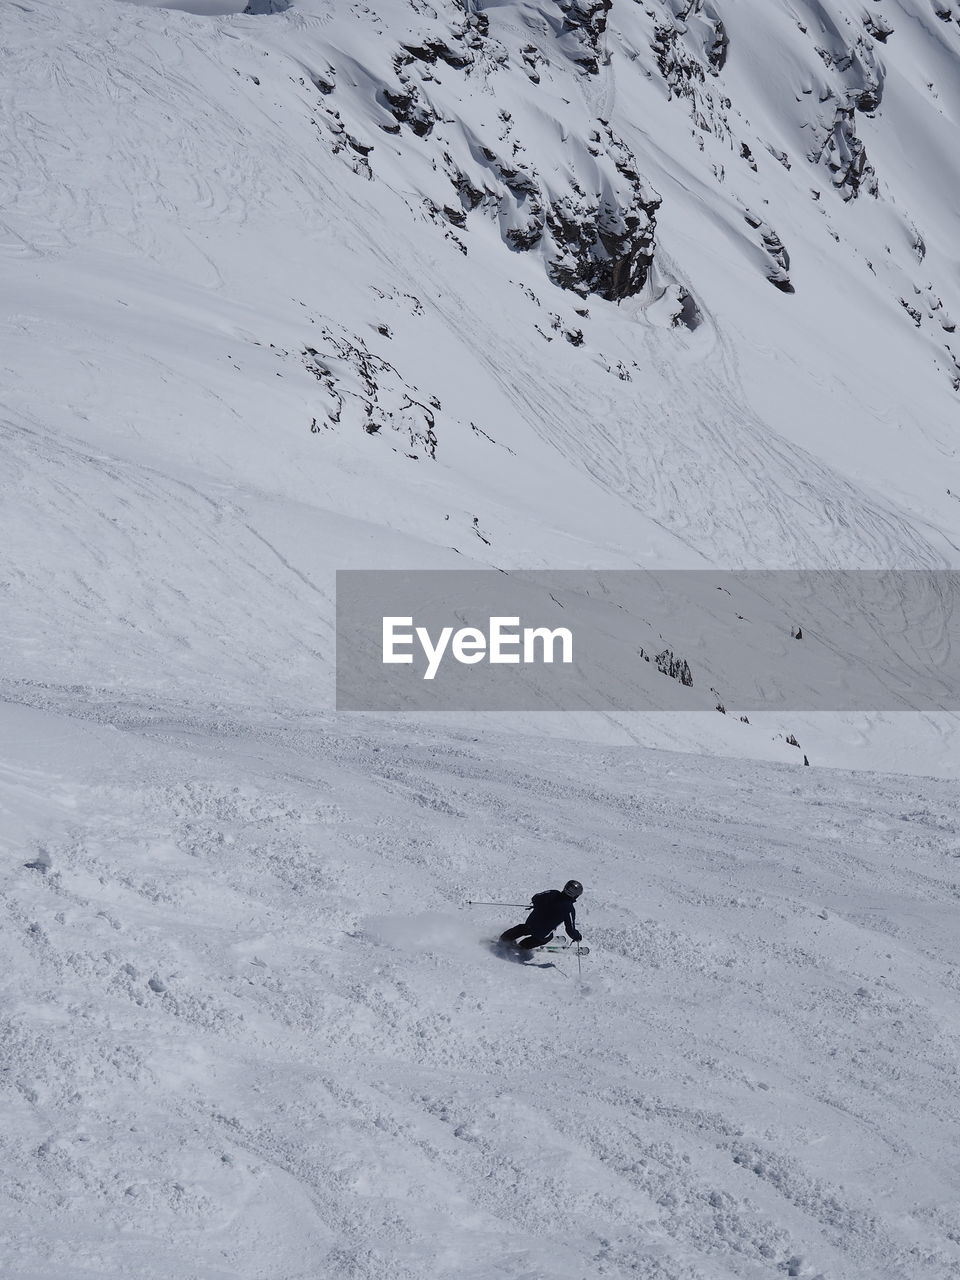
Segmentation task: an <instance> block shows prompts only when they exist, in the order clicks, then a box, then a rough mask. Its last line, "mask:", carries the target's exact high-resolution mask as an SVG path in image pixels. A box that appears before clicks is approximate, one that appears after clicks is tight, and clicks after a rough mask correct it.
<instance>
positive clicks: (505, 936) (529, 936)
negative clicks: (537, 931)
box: [500, 924, 553, 951]
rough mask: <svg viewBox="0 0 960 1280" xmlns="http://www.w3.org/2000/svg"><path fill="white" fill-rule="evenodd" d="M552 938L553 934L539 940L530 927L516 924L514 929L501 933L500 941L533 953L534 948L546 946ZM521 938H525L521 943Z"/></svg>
mask: <svg viewBox="0 0 960 1280" xmlns="http://www.w3.org/2000/svg"><path fill="white" fill-rule="evenodd" d="M525 935H526V936H525ZM552 937H553V934H552V933H548V934H547V936H546V937H545V938H538V937H536V936H535V935H534V933H533V932H532V930H531V929H530V927H529V925H525V924H515V925H514V926H513V928H512V929H507V930H505V931H504V932H503V933H501V935H500V941H501V942H515V943H516V944H517V946H518V947H520V949H521V950H522V951H532V950H533V949H534V947H542V946H544V945H545V944H546V943H547V942H549V941H550V939H551V938H552ZM521 938H523V941H522V942H521V941H520V939H521Z"/></svg>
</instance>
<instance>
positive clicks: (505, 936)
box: [500, 924, 530, 942]
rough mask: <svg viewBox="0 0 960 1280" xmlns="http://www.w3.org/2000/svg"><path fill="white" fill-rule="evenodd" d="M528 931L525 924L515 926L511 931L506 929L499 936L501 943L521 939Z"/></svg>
mask: <svg viewBox="0 0 960 1280" xmlns="http://www.w3.org/2000/svg"><path fill="white" fill-rule="evenodd" d="M529 932H530V930H529V929H528V928H527V926H526V925H525V924H515V925H514V926H513V928H512V929H507V930H505V931H504V932H503V933H501V935H500V941H501V942H516V940H517V939H518V938H522V937H523V935H524V934H525V933H529Z"/></svg>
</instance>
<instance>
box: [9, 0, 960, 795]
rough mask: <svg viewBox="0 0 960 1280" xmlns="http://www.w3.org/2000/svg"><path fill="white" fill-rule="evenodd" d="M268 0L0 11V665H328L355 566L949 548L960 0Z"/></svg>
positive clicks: (944, 721) (103, 695)
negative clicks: (279, 1)
mask: <svg viewBox="0 0 960 1280" xmlns="http://www.w3.org/2000/svg"><path fill="white" fill-rule="evenodd" d="M250 7H251V8H252V9H253V10H255V12H252V13H249V14H246V13H241V12H238V11H239V10H240V9H241V8H242V6H241V5H240V3H239V0H238V2H237V3H233V4H231V3H228V0H224V2H223V3H219V2H213V0H211V3H206V2H205V0H197V2H196V3H193V2H192V0H190V3H185V4H182V5H177V6H176V7H173V8H163V7H158V6H156V5H153V4H138V5H131V4H127V3H120V2H118V0H91V3H88V4H85V5H84V6H82V8H80V7H77V6H73V5H64V4H61V3H58V0H38V2H37V3H31V4H29V5H12V6H7V8H6V9H5V11H4V18H3V22H4V41H3V57H4V63H5V73H6V74H5V84H6V85H7V86H8V88H7V90H6V91H5V93H4V96H3V112H4V119H5V130H4V133H5V137H7V138H8V139H9V141H10V146H9V147H8V152H7V155H6V157H5V162H4V170H3V172H4V199H3V212H2V223H0V232H2V237H0V253H2V255H3V258H2V262H3V275H4V301H5V307H4V315H3V318H2V321H0V322H2V324H3V342H2V346H0V350H2V352H3V358H2V368H3V388H2V393H0V394H2V414H0V421H2V424H3V432H4V449H5V461H6V466H5V469H4V472H3V478H2V483H3V485H4V490H3V496H4V517H3V519H4V534H5V538H4V562H3V574H2V579H0V581H2V590H3V600H4V624H5V626H4V630H5V632H6V633H7V637H8V638H7V643H6V645H5V652H6V654H7V655H8V661H7V663H6V664H5V669H4V673H3V678H4V682H5V683H4V688H5V689H6V690H7V692H8V694H9V695H10V696H14V697H16V698H18V699H24V698H26V699H27V700H30V701H34V702H40V703H43V704H45V705H56V706H61V707H63V706H67V707H69V706H73V705H77V704H78V703H79V705H81V706H88V705H90V704H96V705H100V706H103V705H109V706H113V705H114V704H115V703H116V702H119V703H121V704H122V703H123V701H124V700H126V699H128V698H135V699H139V700H141V701H143V700H148V699H150V698H157V697H162V698H170V699H173V700H175V701H176V702H177V704H178V705H180V706H183V705H190V704H194V703H196V701H197V700H201V701H203V702H205V703H208V704H212V705H221V706H232V707H234V708H235V709H236V708H238V707H240V706H243V705H246V704H247V703H248V702H249V701H250V700H251V699H253V700H254V701H256V702H257V703H259V704H260V705H264V706H268V707H278V706H283V707H286V708H288V709H293V710H295V709H296V708H297V707H298V706H299V705H301V704H302V700H303V696H304V691H305V690H306V691H307V696H308V699H309V702H310V704H311V705H314V706H316V705H330V701H331V697H332V675H331V659H332V645H331V640H330V637H331V630H330V628H331V625H332V603H331V600H332V587H333V581H332V575H333V570H334V569H335V568H338V567H347V566H350V565H356V566H369V565H377V566H382V565H394V566H397V567H430V566H435V567H458V566H459V567H466V566H480V565H495V566H496V567H499V568H524V569H531V568H536V567H539V566H551V567H563V568H580V567H590V568H592V567H610V568H613V567H635V566H642V567H646V566H652V565H655V566H658V567H664V566H680V567H686V566H699V565H712V566H720V567H733V566H744V565H746V566H751V565H764V566H800V567H819V566H843V567H869V566H881V567H882V566H897V567H926V566H941V565H953V564H955V563H956V560H957V551H956V546H957V544H958V538H960V508H958V506H957V500H956V497H955V493H956V490H957V489H958V488H960V483H958V481H957V479H956V478H955V477H954V475H953V459H954V456H955V443H954V434H955V424H956V419H957V411H958V404H960V401H958V395H957V391H956V389H955V388H954V386H953V381H955V379H956V376H957V375H956V369H955V362H954V354H953V353H954V348H955V338H954V335H953V328H952V326H953V321H952V319H951V318H950V317H951V316H955V315H957V314H960V299H958V298H957V297H956V292H957V283H956V282H957V261H956V248H955V246H956V243H957V242H958V235H957V230H958V229H957V225H956V219H957V212H956V210H957V201H956V198H955V194H956V191H957V190H958V184H960V173H958V164H960V161H958V160H957V149H956V147H955V146H954V145H953V141H954V138H955V130H956V121H957V105H958V104H957V103H956V101H955V96H956V95H955V92H954V88H953V86H954V83H955V68H956V58H957V56H958V53H960V23H958V20H957V14H956V13H955V12H954V10H953V9H952V8H951V6H950V5H949V4H946V3H943V4H941V3H940V0H938V3H937V4H936V5H932V4H929V3H927V0H909V2H908V0H903V2H902V3H892V2H890V3H884V4H883V5H876V4H873V3H871V4H870V5H868V6H863V5H860V4H856V5H855V4H848V3H845V2H844V3H841V2H840V0H836V2H835V3H832V4H831V5H829V6H824V5H822V4H813V3H809V4H808V3H797V4H795V5H793V6H790V7H787V8H785V7H782V6H778V5H766V4H746V3H743V2H742V0H740V2H738V3H730V4H726V5H720V4H717V3H700V0H694V2H692V3H691V2H688V0H685V2H684V3H683V4H680V3H679V2H676V3H672V4H668V3H665V2H657V3H652V2H651V3H647V4H646V5H643V4H638V3H635V0H618V3H616V4H614V5H613V6H612V7H611V8H610V9H609V12H607V11H606V6H605V5H603V4H596V3H587V0H578V2H577V3H575V4H571V3H569V2H568V0H565V3H563V4H560V3H552V2H548V0H543V3H539V4H534V3H517V4H509V5H504V4H501V5H489V6H487V5H471V6H470V7H469V10H465V9H463V8H462V7H461V6H459V5H457V4H455V3H452V0H451V3H449V4H446V5H442V6H440V7H439V9H437V8H433V7H429V6H424V5H420V4H413V3H406V2H404V0H393V2H392V3H390V4H388V5H384V6H377V7H376V8H368V7H365V6H363V5H353V6H341V5H333V4H329V3H325V2H324V0H305V2H304V3H303V4H300V5H297V6H294V7H289V8H285V7H284V6H283V5H273V6H271V5H267V4H263V5H252V6H250ZM271 9H275V10H283V11H282V12H271V11H270V10H271ZM890 28H892V30H888V29H890ZM561 286H566V287H561ZM788 288H792V289H794V290H795V292H793V293H790V292H786V291H785V290H786V289H788ZM312 428H316V429H315V430H312ZM78 687H79V688H80V689H81V690H82V693H81V694H80V695H79V697H78V696H77V694H76V693H75V692H72V691H74V690H76V689H77V688H78ZM521 727H527V728H530V727H534V728H535V730H536V731H541V730H542V729H543V727H544V726H543V725H542V724H534V725H533V726H530V725H529V724H528V725H522V726H521ZM555 727H557V726H555ZM560 727H561V728H562V726H560ZM569 728H570V726H569V724H568V726H567V729H566V730H563V731H569ZM573 732H575V733H590V734H591V735H596V734H600V735H601V736H607V737H608V736H611V735H614V736H616V735H620V736H621V737H622V736H623V735H624V734H627V735H628V736H630V737H633V738H635V739H639V740H642V741H652V742H660V743H669V744H676V745H678V746H682V747H687V748H689V747H694V748H696V749H699V750H717V751H721V752H723V753H726V754H730V753H732V754H737V755H755V756H766V755H773V756H774V757H776V758H781V759H784V760H786V759H788V758H790V757H791V754H792V753H791V750H790V748H788V747H785V746H784V745H783V740H784V738H785V737H786V735H787V734H788V733H790V732H792V733H794V734H798V735H799V737H800V739H801V740H802V742H803V745H804V749H805V750H806V749H809V750H810V751H811V752H812V753H813V758H814V759H815V760H817V761H823V762H831V763H840V764H843V763H858V762H859V763H861V764H870V763H871V762H877V763H884V764H886V765H887V766H893V767H903V766H904V764H905V763H906V762H905V761H904V759H903V756H904V752H903V742H904V733H905V732H906V733H907V734H908V736H909V737H910V739H911V742H912V744H913V747H912V750H911V752H910V758H909V763H910V766H911V767H914V768H920V769H926V770H937V771H945V772H953V771H954V768H955V766H954V755H955V753H954V752H953V746H952V744H953V736H954V722H953V721H952V719H950V718H949V717H947V718H944V717H940V718H939V719H938V720H936V721H935V722H933V721H930V720H923V719H920V718H916V717H915V718H914V719H913V720H912V721H911V722H910V725H909V727H908V728H906V729H905V727H904V724H903V722H898V723H896V724H890V723H886V722H884V721H882V720H880V721H879V722H877V723H873V724H871V723H870V722H868V721H864V720H863V718H861V720H860V721H858V722H856V723H853V722H851V721H850V720H849V719H848V720H847V721H844V722H842V723H839V724H838V723H837V722H836V721H830V722H829V723H828V724H826V725H824V724H823V723H821V722H818V721H817V720H815V719H814V718H812V717H797V716H794V717H792V718H789V719H787V720H785V719H783V718H782V717H781V718H780V719H777V720H776V721H775V723H773V724H771V725H770V726H769V727H768V726H767V725H766V724H764V725H763V727H755V728H752V729H751V730H749V731H748V730H746V729H745V728H742V727H740V726H739V722H736V723H723V722H722V720H721V718H720V717H716V716H714V715H711V716H710V717H707V718H706V719H705V718H704V717H702V716H700V717H692V716H691V717H690V718H689V719H688V720H687V721H686V722H684V723H683V724H680V723H678V722H677V721H676V719H674V720H673V721H671V722H668V724H667V725H666V726H664V725H662V724H658V723H657V722H656V721H650V720H646V721H640V722H636V721H624V722H623V723H621V724H620V725H619V726H618V725H613V724H610V723H606V722H605V723H604V724H599V725H598V724H595V723H594V724H588V723H586V722H585V721H584V720H582V719H581V720H580V721H577V722H575V723H574V725H573ZM793 758H794V759H796V758H797V757H796V756H795V755H794V756H793Z"/></svg>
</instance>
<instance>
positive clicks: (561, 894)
mask: <svg viewBox="0 0 960 1280" xmlns="http://www.w3.org/2000/svg"><path fill="white" fill-rule="evenodd" d="M581 893H583V885H582V884H581V883H580V881H579V880H568V881H567V883H566V884H565V885H564V886H563V888H562V889H546V890H545V891H544V892H543V893H535V894H534V895H533V898H532V899H531V901H532V903H533V910H532V911H531V912H530V914H529V915H528V916H527V918H526V921H525V922H524V923H523V924H517V925H514V927H513V928H512V929H507V930H506V931H505V932H504V933H501V935H500V941H501V942H508V943H512V944H513V946H516V947H519V948H520V950H521V951H532V950H533V949H534V948H535V947H542V946H545V945H546V943H548V942H549V941H550V939H551V938H552V937H553V931H554V929H558V928H559V927H560V925H561V924H562V925H563V927H564V928H565V929H566V931H567V937H568V938H572V939H573V941H574V942H579V941H580V939H581V936H582V935H581V934H580V932H579V930H578V929H577V909H576V907H575V906H574V905H573V904H574V903H575V902H576V900H577V898H579V897H580V895H581ZM521 939H522V941H521Z"/></svg>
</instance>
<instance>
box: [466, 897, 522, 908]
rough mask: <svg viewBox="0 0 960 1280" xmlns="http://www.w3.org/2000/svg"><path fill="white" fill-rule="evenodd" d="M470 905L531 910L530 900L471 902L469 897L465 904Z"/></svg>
mask: <svg viewBox="0 0 960 1280" xmlns="http://www.w3.org/2000/svg"><path fill="white" fill-rule="evenodd" d="M464 905H465V906H468V907H519V908H520V909H521V910H522V911H529V909H530V903H529V902H471V901H470V899H469V898H468V899H467V901H466V903H465V904H464Z"/></svg>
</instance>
